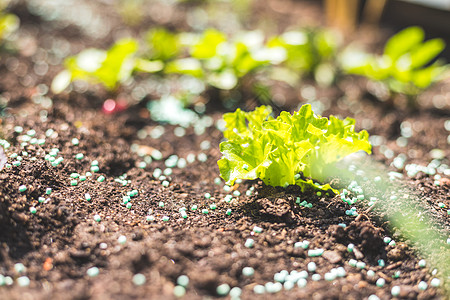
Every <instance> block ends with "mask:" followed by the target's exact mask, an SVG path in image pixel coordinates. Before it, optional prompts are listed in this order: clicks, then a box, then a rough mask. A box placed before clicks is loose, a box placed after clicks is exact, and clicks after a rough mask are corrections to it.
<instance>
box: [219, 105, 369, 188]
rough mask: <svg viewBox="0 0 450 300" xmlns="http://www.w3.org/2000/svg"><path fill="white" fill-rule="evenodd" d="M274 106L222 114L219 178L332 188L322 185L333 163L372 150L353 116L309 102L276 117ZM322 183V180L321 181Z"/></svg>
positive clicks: (274, 184)
mask: <svg viewBox="0 0 450 300" xmlns="http://www.w3.org/2000/svg"><path fill="white" fill-rule="evenodd" d="M270 114H271V108H270V107H267V106H261V107H258V108H257V109H255V110H254V111H252V112H244V111H242V110H240V109H237V110H236V111H235V112H233V113H227V114H225V115H224V116H223V119H224V121H225V122H226V130H225V131H224V136H225V138H226V139H227V140H226V141H224V142H222V143H221V144H220V151H221V152H222V154H223V156H222V158H221V159H220V160H219V161H218V165H219V170H220V175H221V177H222V178H223V179H224V180H225V181H226V183H227V184H230V185H232V184H233V183H234V181H235V180H236V179H257V178H259V179H261V180H262V181H264V183H265V184H267V185H271V186H288V185H299V186H300V187H301V188H302V190H304V189H305V188H307V187H313V188H317V189H321V190H332V191H333V192H335V193H336V192H337V191H336V190H335V189H333V188H332V187H331V186H330V185H329V184H325V185H322V184H321V183H323V182H324V181H325V180H326V179H327V177H328V174H329V172H330V170H331V168H332V167H333V165H334V164H335V163H336V162H338V161H339V160H341V159H342V158H344V157H345V156H347V155H349V154H351V153H354V152H357V151H361V150H362V151H365V152H367V153H368V154H370V153H371V145H370V143H369V140H368V138H369V135H368V133H367V132H366V131H365V130H362V131H360V132H355V120H354V119H351V118H346V119H345V120H340V119H338V118H336V117H334V116H330V118H329V119H327V118H325V117H320V116H316V115H315V114H314V112H313V111H312V109H311V106H310V105H309V104H306V105H303V106H302V107H301V108H300V110H299V111H298V112H295V113H294V114H292V115H291V114H290V113H288V112H286V111H283V112H281V114H280V115H279V116H278V117H277V118H276V119H275V118H273V117H272V116H271V115H270ZM318 182H321V183H318Z"/></svg>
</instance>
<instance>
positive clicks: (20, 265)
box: [14, 263, 27, 274]
mask: <svg viewBox="0 0 450 300" xmlns="http://www.w3.org/2000/svg"><path fill="white" fill-rule="evenodd" d="M26 270H27V268H26V267H25V266H24V264H23V263H16V264H15V265H14V271H16V273H18V274H21V273H24V272H25V271H26Z"/></svg>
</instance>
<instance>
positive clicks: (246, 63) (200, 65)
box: [165, 29, 286, 90]
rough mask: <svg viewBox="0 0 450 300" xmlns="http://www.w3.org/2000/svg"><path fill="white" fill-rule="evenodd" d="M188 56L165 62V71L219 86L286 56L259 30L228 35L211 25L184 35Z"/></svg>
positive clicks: (231, 86) (234, 83)
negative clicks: (197, 32)
mask: <svg viewBox="0 0 450 300" xmlns="http://www.w3.org/2000/svg"><path fill="white" fill-rule="evenodd" d="M182 40H184V41H186V43H187V44H186V46H187V48H188V52H189V56H188V57H185V58H181V59H177V60H174V61H172V62H170V63H168V65H167V66H166V69H165V71H166V72H168V73H178V74H188V75H191V76H194V77H197V78H200V79H202V80H204V81H206V82H207V83H208V84H209V85H210V86H212V87H215V88H217V89H220V90H232V89H236V88H237V87H238V86H239V85H240V84H241V83H242V81H243V80H244V79H245V78H246V77H248V76H249V75H255V74H256V73H257V72H258V71H260V70H262V69H264V68H265V67H267V66H269V65H271V64H278V63H280V62H281V61H283V60H284V59H285V57H286V54H285V50H284V49H283V48H282V47H272V48H269V47H267V45H265V44H264V36H263V35H262V33H261V32H259V31H251V32H243V33H241V34H240V35H238V36H237V37H236V38H233V39H229V38H228V37H227V36H226V35H225V34H224V33H223V32H220V31H217V30H215V29H208V30H205V31H204V32H203V33H202V34H201V35H197V36H196V35H192V34H191V35H185V36H184V37H183V38H182Z"/></svg>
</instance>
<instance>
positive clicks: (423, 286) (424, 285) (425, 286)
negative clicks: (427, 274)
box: [417, 281, 428, 291]
mask: <svg viewBox="0 0 450 300" xmlns="http://www.w3.org/2000/svg"><path fill="white" fill-rule="evenodd" d="M417 287H418V288H419V290H421V291H425V290H426V289H427V288H428V284H427V283H426V282H425V281H421V282H419V284H418V285H417Z"/></svg>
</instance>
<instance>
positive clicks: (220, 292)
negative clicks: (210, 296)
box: [216, 283, 230, 296]
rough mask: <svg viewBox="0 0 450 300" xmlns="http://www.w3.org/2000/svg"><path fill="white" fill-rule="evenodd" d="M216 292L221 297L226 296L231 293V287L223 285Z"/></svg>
mask: <svg viewBox="0 0 450 300" xmlns="http://www.w3.org/2000/svg"><path fill="white" fill-rule="evenodd" d="M216 292H217V295H219V296H226V295H228V293H229V292H230V286H229V285H228V284H226V283H223V284H221V285H219V286H218V287H217V288H216Z"/></svg>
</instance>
